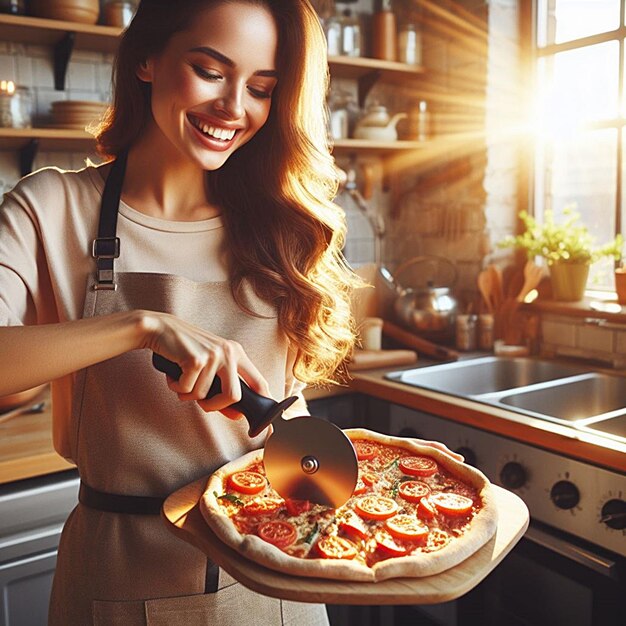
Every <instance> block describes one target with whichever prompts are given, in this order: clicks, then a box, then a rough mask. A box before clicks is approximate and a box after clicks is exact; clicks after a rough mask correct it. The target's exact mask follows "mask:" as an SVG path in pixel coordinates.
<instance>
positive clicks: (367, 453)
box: [354, 441, 378, 461]
mask: <svg viewBox="0 0 626 626" xmlns="http://www.w3.org/2000/svg"><path fill="white" fill-rule="evenodd" d="M354 449H355V451H356V458H357V459H358V460H359V461H371V460H372V459H373V458H375V457H377V456H378V448H377V447H376V446H375V445H374V444H373V443H369V442H368V441H355V442H354Z"/></svg>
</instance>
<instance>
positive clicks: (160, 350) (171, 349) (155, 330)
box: [142, 311, 270, 419]
mask: <svg viewBox="0 0 626 626" xmlns="http://www.w3.org/2000/svg"><path fill="white" fill-rule="evenodd" d="M142 325H143V327H144V328H145V335H146V339H145V345H144V346H143V347H145V348H150V350H152V351H153V352H156V353H157V354H160V355H161V356H164V357H165V358H167V359H169V360H170V361H174V362H175V363H177V364H178V365H179V366H180V368H181V369H182V374H181V376H180V379H179V380H178V381H175V380H173V379H172V378H170V377H169V376H168V377H167V385H168V387H169V388H170V389H171V390H172V391H174V392H175V393H176V394H178V397H179V398H180V399H181V400H195V401H197V402H198V404H199V405H200V406H201V407H202V409H203V410H204V411H207V412H208V411H220V412H221V413H223V414H224V415H226V416H227V417H229V418H231V419H238V418H240V417H242V415H241V413H239V412H238V411H236V410H234V409H229V408H228V407H230V405H232V404H234V403H236V402H238V401H239V400H241V383H240V378H242V379H243V380H244V381H245V382H246V383H247V384H248V386H249V387H250V388H251V389H253V390H254V391H256V392H257V393H260V394H261V395H264V396H269V395H270V390H269V386H268V384H267V381H266V380H265V378H263V376H262V375H261V373H260V372H259V370H258V369H257V368H256V367H255V365H254V364H253V363H252V361H251V360H250V358H249V357H248V355H247V354H246V353H245V351H244V349H243V348H242V346H241V344H239V343H237V342H236V341H231V340H229V339H224V338H222V337H218V336H217V335H214V334H213V333H210V332H208V331H206V330H203V329H201V328H198V327H197V326H194V325H193V324H190V323H189V322H186V321H184V320H182V319H180V318H178V317H176V316H174V315H170V314H168V313H157V312H153V311H144V312H143V318H142ZM215 376H218V377H219V379H220V382H221V386H222V391H221V393H219V394H217V395H215V396H213V397H212V398H208V399H207V398H206V396H207V394H208V392H209V388H210V387H211V383H212V382H213V379H214V378H215Z"/></svg>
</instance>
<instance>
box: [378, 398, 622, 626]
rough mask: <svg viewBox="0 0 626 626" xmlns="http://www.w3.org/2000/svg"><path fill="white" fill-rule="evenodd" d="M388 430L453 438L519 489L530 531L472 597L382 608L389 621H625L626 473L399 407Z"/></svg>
mask: <svg viewBox="0 0 626 626" xmlns="http://www.w3.org/2000/svg"><path fill="white" fill-rule="evenodd" d="M388 432H389V434H392V435H400V436H407V437H420V438H423V439H431V440H438V441H442V442H444V443H445V444H446V445H448V447H450V448H451V449H453V450H457V451H460V453H461V454H463V455H464V456H465V458H466V461H467V462H469V463H471V464H472V465H475V466H476V467H478V468H479V469H480V470H481V471H483V472H484V473H485V474H486V475H487V476H488V477H489V479H490V480H491V481H492V482H494V483H495V484H498V485H501V486H502V487H505V488H507V489H510V490H511V491H513V492H515V493H516V494H517V495H519V496H520V497H521V498H522V499H523V500H524V501H525V503H526V505H527V506H528V508H529V511H530V514H531V522H530V526H529V528H528V531H527V532H526V534H525V535H524V537H523V538H522V539H521V540H520V542H519V543H518V544H517V545H516V547H515V548H514V549H513V550H512V551H511V552H510V553H509V555H507V557H506V558H505V559H504V560H503V561H502V563H501V564H500V565H498V567H497V568H496V569H495V570H494V571H493V572H492V573H491V574H490V575H489V576H488V577H487V578H486V579H485V580H484V581H483V582H482V583H481V584H480V585H478V586H477V587H476V588H475V589H473V590H472V591H471V592H469V593H467V594H466V595H465V596H463V597H461V598H459V599H457V600H455V601H453V602H447V603H444V604H437V605H425V606H403V607H400V606H397V607H380V608H379V609H378V611H379V618H378V619H377V620H376V621H377V622H379V623H381V624H383V623H384V624H393V625H397V626H400V625H404V624H426V625H431V624H432V625H439V626H467V625H474V624H476V625H478V624H480V625H481V626H490V625H493V626H542V625H544V624H546V625H549V626H596V625H598V626H617V625H618V624H619V625H620V626H623V625H624V624H626V597H625V596H626V572H625V569H626V476H625V475H624V474H620V473H618V472H614V471H609V470H607V469H604V468H601V467H596V466H594V465H592V464H590V463H585V462H581V461H578V460H575V459H571V458H569V457H566V456H563V455H561V454H556V453H554V452H551V451H549V450H544V449H540V448H538V447H535V446H530V445H527V444H524V443H521V442H519V441H516V440H512V439H508V438H507V437H504V436H502V435H498V434H494V433H490V432H487V431H483V430H480V429H478V428H474V427H470V426H466V425H464V424H459V423H457V422H454V421H451V420H447V419H445V418H441V417H438V416H434V415H430V414H426V413H422V412H419V411H416V410H413V409H409V408H406V407H403V406H398V405H391V406H390V410H389V428H388Z"/></svg>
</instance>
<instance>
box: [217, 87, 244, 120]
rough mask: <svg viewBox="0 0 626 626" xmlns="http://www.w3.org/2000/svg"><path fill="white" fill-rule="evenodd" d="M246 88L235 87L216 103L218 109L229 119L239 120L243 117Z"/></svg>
mask: <svg viewBox="0 0 626 626" xmlns="http://www.w3.org/2000/svg"><path fill="white" fill-rule="evenodd" d="M244 88H245V87H240V86H239V85H233V86H232V87H231V88H230V89H228V91H226V92H225V93H223V94H222V97H221V98H218V100H217V101H216V103H215V106H216V108H217V109H218V110H219V111H220V112H221V113H222V114H223V115H224V116H225V117H228V118H229V119H239V118H240V117H243V114H244V108H243V97H244Z"/></svg>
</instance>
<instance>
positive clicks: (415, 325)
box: [381, 256, 458, 341]
mask: <svg viewBox="0 0 626 626" xmlns="http://www.w3.org/2000/svg"><path fill="white" fill-rule="evenodd" d="M418 264H427V265H430V266H433V264H435V265H437V264H439V265H442V264H445V265H446V269H447V270H448V271H449V272H451V276H452V279H451V282H452V285H451V286H444V285H437V284H436V282H435V278H434V276H433V274H435V273H437V272H432V271H431V272H429V271H427V269H425V270H424V275H425V285H423V286H418V287H415V288H411V287H409V288H405V287H403V286H401V285H400V284H399V282H398V276H399V275H400V274H402V273H404V272H405V271H406V270H407V269H408V268H409V267H411V266H413V267H414V266H416V265H418ZM381 273H382V274H383V276H384V278H385V280H386V281H387V282H388V283H389V284H390V285H391V286H393V288H394V289H395V292H396V296H395V300H394V303H393V311H394V315H395V317H396V320H397V321H398V322H399V323H400V324H402V325H403V326H405V327H406V328H408V329H410V330H411V331H413V332H415V333H417V334H419V335H422V336H425V337H430V338H432V339H435V340H442V341H443V340H448V339H452V337H453V336H454V327H455V322H456V316H457V312H458V302H457V300H456V298H455V297H454V296H453V294H452V289H451V287H452V286H453V285H454V283H455V282H456V278H457V272H456V268H455V267H454V265H453V264H452V263H451V262H450V261H448V260H447V259H444V258H442V257H434V256H420V257H415V258H413V259H410V260H409V261H407V262H406V263H404V264H402V265H401V266H400V267H399V268H398V270H396V273H395V275H394V276H392V275H391V274H390V273H389V271H388V270H386V269H385V268H381Z"/></svg>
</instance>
